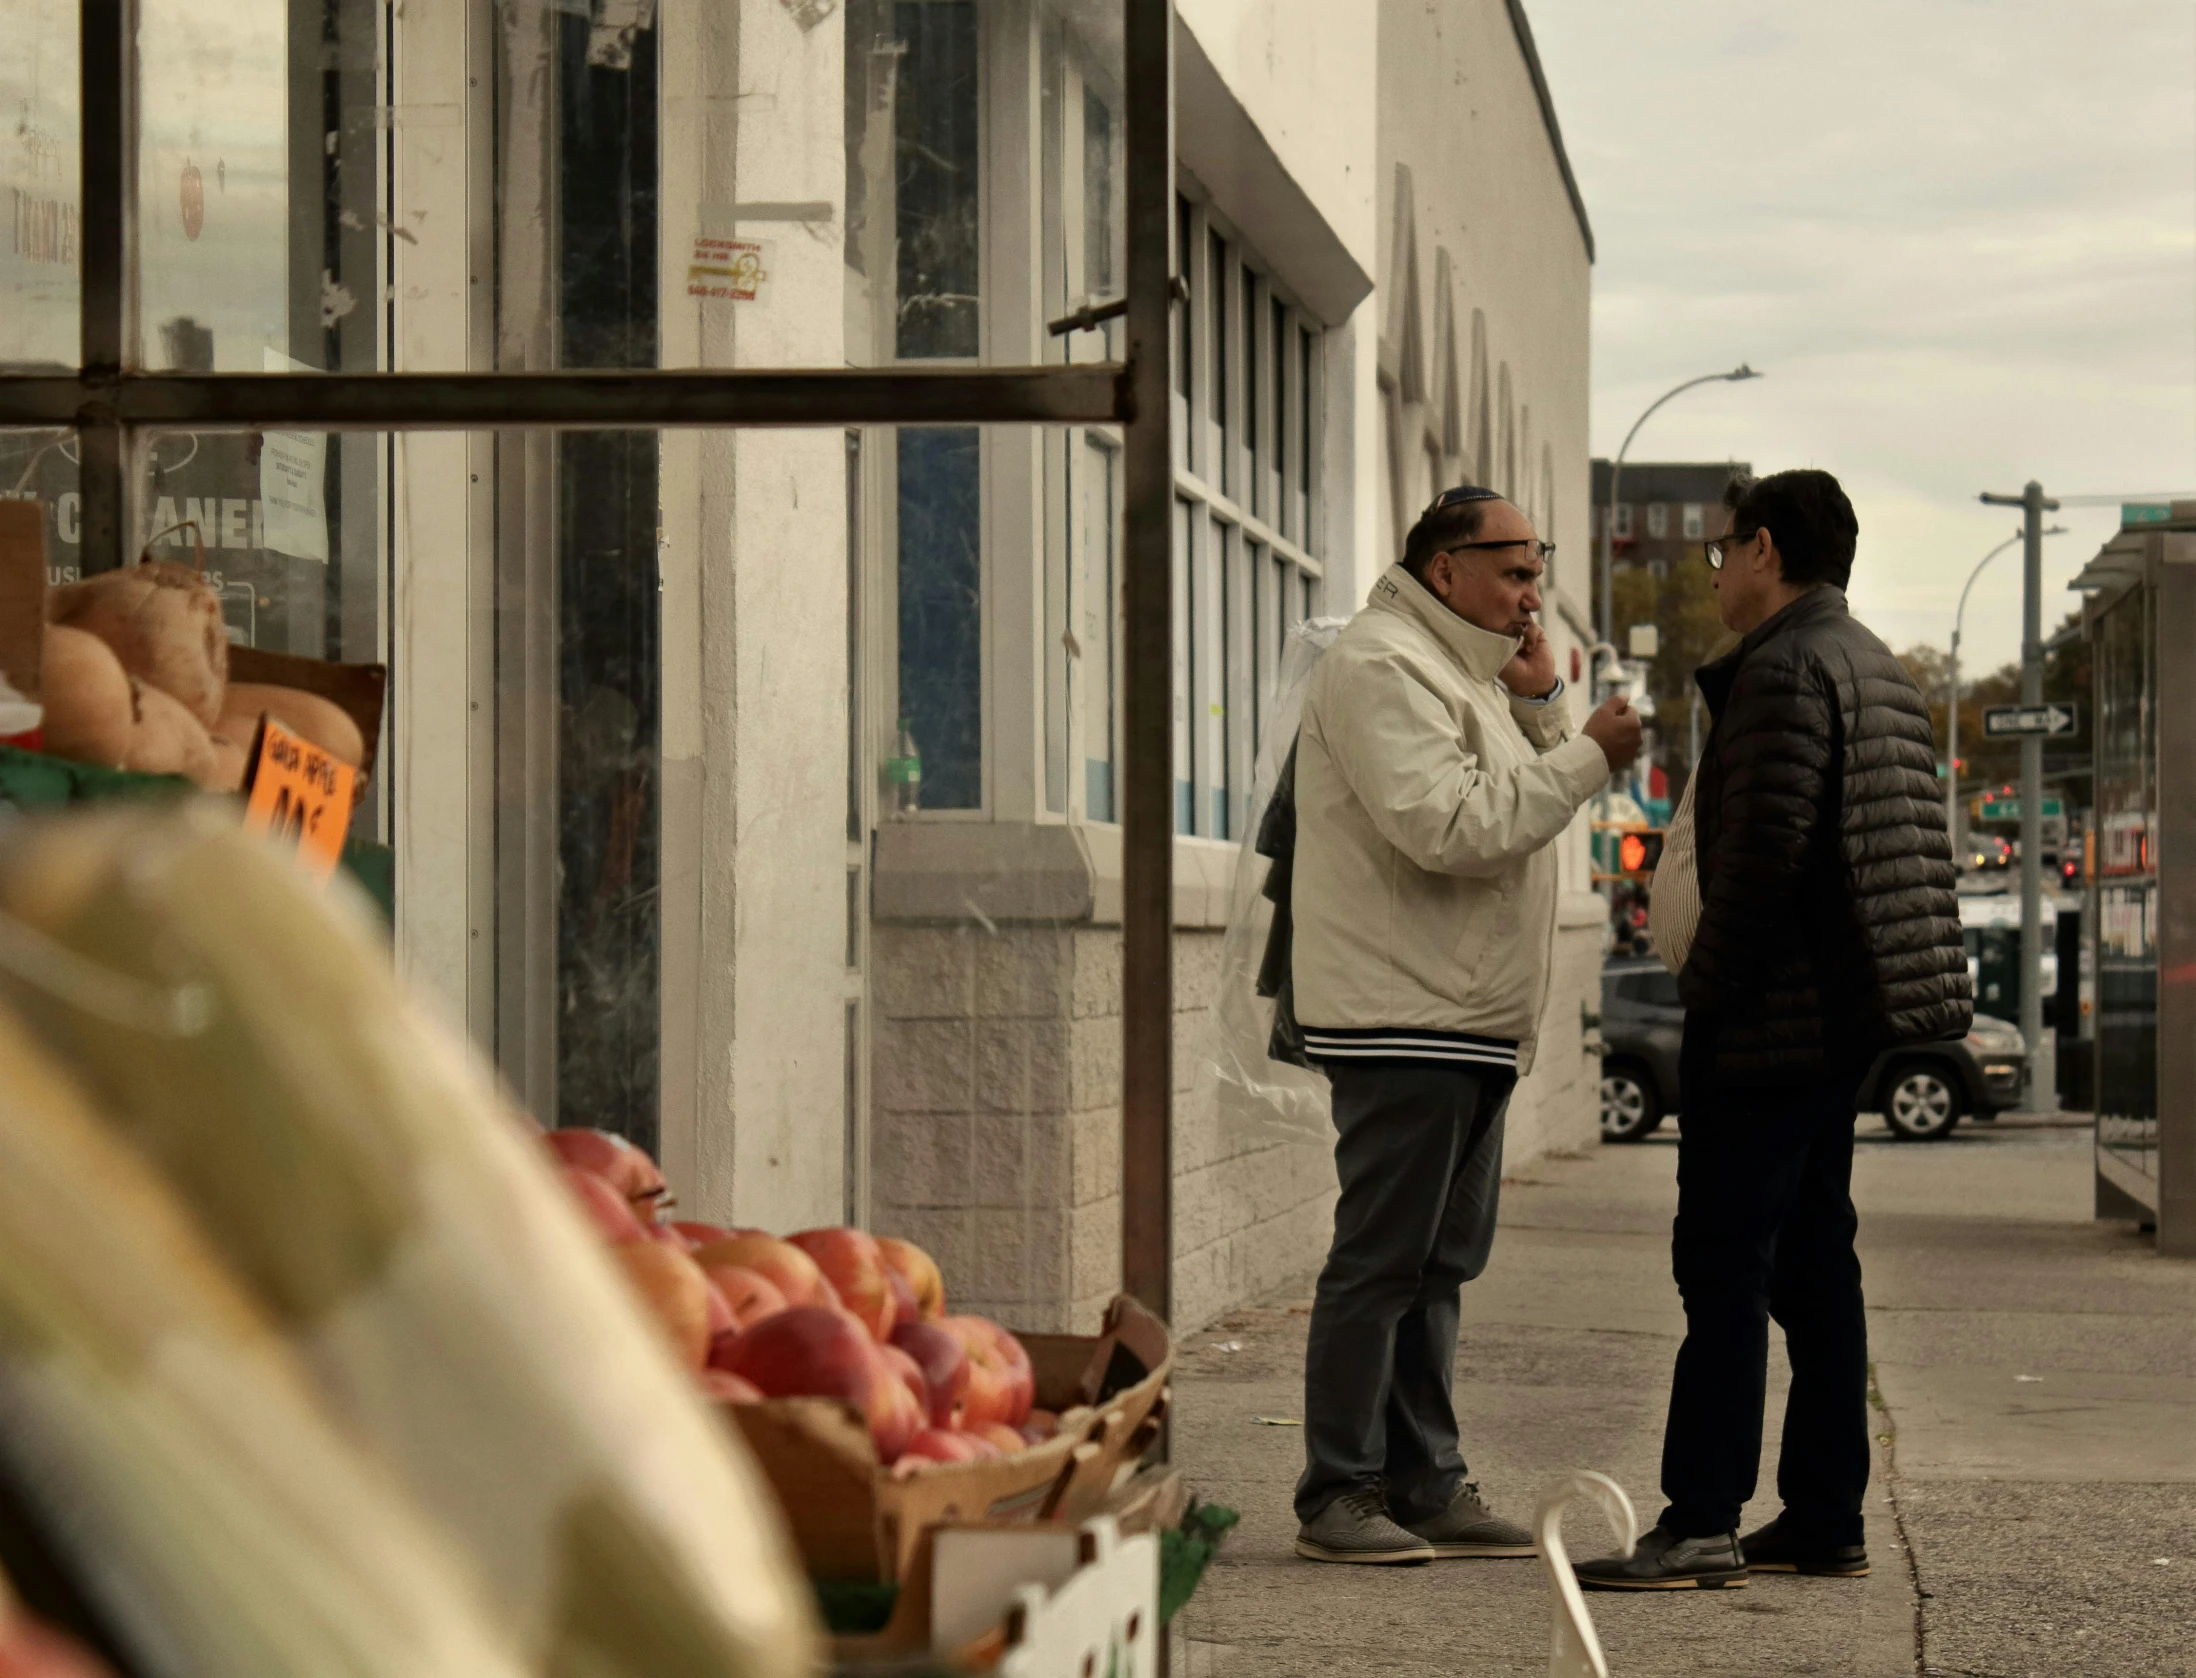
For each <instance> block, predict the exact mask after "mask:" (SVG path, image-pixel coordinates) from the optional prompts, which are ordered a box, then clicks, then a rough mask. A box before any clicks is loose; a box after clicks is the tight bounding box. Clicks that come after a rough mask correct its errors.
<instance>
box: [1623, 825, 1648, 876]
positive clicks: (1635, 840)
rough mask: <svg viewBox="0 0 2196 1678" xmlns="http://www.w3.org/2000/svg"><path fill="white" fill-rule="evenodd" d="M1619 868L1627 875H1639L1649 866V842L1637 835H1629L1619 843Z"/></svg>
mask: <svg viewBox="0 0 2196 1678" xmlns="http://www.w3.org/2000/svg"><path fill="white" fill-rule="evenodd" d="M1617 866H1618V867H1619V868H1621V869H1623V870H1624V872H1625V873H1627V874H1637V873H1638V872H1639V871H1640V870H1641V869H1643V868H1645V867H1646V866H1647V841H1646V840H1645V839H1644V838H1643V837H1641V836H1640V835H1639V834H1637V833H1627V834H1626V835H1625V836H1624V837H1623V838H1622V839H1621V840H1619V841H1618V843H1617Z"/></svg>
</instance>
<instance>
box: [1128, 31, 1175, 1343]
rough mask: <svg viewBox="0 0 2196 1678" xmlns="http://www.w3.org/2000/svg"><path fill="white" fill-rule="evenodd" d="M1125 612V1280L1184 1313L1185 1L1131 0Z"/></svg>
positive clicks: (1132, 1289)
mask: <svg viewBox="0 0 2196 1678" xmlns="http://www.w3.org/2000/svg"><path fill="white" fill-rule="evenodd" d="M1125 4H1126V5H1127V8H1128V15H1127V17H1126V19H1125V20H1124V21H1125V31H1124V35H1125V53H1126V61H1125V63H1124V66H1123V70H1124V79H1125V81H1126V84H1127V87H1128V91H1129V98H1128V100H1127V106H1128V126H1127V133H1126V135H1125V136H1124V139H1125V143H1126V152H1127V157H1126V163H1127V173H1128V180H1127V189H1128V190H1127V192H1126V194H1125V195H1124V196H1125V198H1126V210H1127V219H1128V358H1129V387H1130V391H1131V393H1132V396H1133V399H1134V400H1133V404H1132V415H1133V417H1132V418H1131V419H1130V421H1129V423H1128V426H1127V436H1126V440H1125V441H1126V447H1125V457H1126V458H1125V459H1124V461H1123V486H1124V487H1123V496H1124V503H1125V505H1124V507H1123V513H1122V532H1123V548H1124V552H1123V584H1124V586H1123V591H1122V592H1123V594H1124V596H1125V600H1124V610H1125V615H1126V617H1127V620H1128V621H1127V635H1126V641H1127V649H1126V654H1125V660H1124V662H1125V671H1124V683H1125V686H1126V689H1127V692H1126V695H1125V698H1126V705H1125V707H1124V709H1125V712H1126V716H1125V723H1126V732H1127V736H1128V738H1127V741H1126V745H1127V758H1128V764H1127V771H1126V774H1125V776H1124V779H1125V781H1126V786H1125V787H1124V789H1123V798H1122V809H1121V814H1122V820H1121V836H1122V844H1121V849H1122V890H1121V1285H1122V1288H1123V1289H1124V1290H1125V1291H1126V1292H1128V1293H1130V1294H1133V1295H1134V1296H1135V1297H1136V1298H1137V1299H1139V1300H1141V1301H1143V1303H1144V1304H1145V1305H1146V1306H1148V1307H1149V1308H1150V1309H1151V1310H1152V1311H1154V1312H1156V1313H1157V1314H1158V1315H1159V1316H1160V1317H1162V1318H1167V1319H1171V1318H1172V1316H1173V1314H1174V1297H1173V1295H1174V1127H1173V1098H1174V964H1173V953H1172V944H1171V940H1172V936H1173V931H1174V802H1175V800H1174V775H1175V769H1174V689H1173V683H1174V622H1173V615H1174V557H1173V541H1174V444H1173V437H1172V434H1171V433H1172V429H1173V424H1172V421H1173V412H1172V410H1173V389H1172V370H1171V366H1170V363H1169V359H1168V352H1169V348H1170V345H1171V340H1172V337H1173V314H1172V310H1173V291H1174V273H1175V266H1174V264H1175V256H1174V221H1175V216H1174V6H1173V0H1125Z"/></svg>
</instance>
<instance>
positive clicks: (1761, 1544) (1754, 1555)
mask: <svg viewBox="0 0 2196 1678" xmlns="http://www.w3.org/2000/svg"><path fill="white" fill-rule="evenodd" d="M1782 1524H1783V1517H1782V1516H1779V1517H1778V1518H1777V1519H1776V1520H1774V1521H1771V1522H1770V1523H1769V1524H1768V1525H1767V1526H1765V1527H1759V1528H1757V1529H1756V1530H1754V1531H1752V1532H1750V1533H1748V1534H1747V1535H1746V1536H1745V1537H1744V1538H1742V1539H1740V1540H1739V1550H1740V1553H1741V1554H1743V1555H1744V1556H1745V1557H1746V1565H1747V1567H1748V1568H1749V1569H1750V1570H1751V1571H1753V1572H1755V1573H1808V1574H1813V1575H1815V1576H1817V1577H1819V1578H1824V1579H1865V1578H1867V1577H1868V1551H1867V1548H1866V1547H1865V1546H1863V1545H1859V1544H1839V1545H1835V1546H1832V1547H1830V1548H1827V1549H1826V1548H1824V1547H1823V1546H1821V1545H1818V1544H1795V1543H1793V1542H1791V1541H1790V1540H1789V1539H1787V1538H1786V1537H1785V1536H1784V1534H1783V1533H1782V1532H1781V1531H1780V1530H1779V1528H1780V1527H1781V1526H1782Z"/></svg>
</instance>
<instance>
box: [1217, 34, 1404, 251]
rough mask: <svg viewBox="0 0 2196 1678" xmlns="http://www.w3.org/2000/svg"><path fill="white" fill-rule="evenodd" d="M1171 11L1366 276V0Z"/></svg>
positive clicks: (1370, 46) (1370, 78)
mask: <svg viewBox="0 0 2196 1678" xmlns="http://www.w3.org/2000/svg"><path fill="white" fill-rule="evenodd" d="M1175 10H1176V15H1177V16H1179V17H1180V18H1181V20H1182V21H1183V22H1184V23H1185V24H1187V25H1188V26H1189V28H1190V30H1191V32H1192V33H1194V34H1195V35H1196V37H1197V40H1198V44H1199V45H1201V46H1202V47H1203V48H1204V49H1205V53H1206V55H1207V56H1208V57H1209V58H1211V60H1212V62H1213V67H1214V68H1215V69H1217V70H1218V71H1219V72H1220V75H1221V79H1222V80H1223V81H1225V82H1226V83H1227V84H1228V87H1229V89H1230V90H1231V91H1232V92H1233V93H1234V94H1235V96H1236V97H1237V98H1238V99H1239V100H1241V101H1242V103H1243V106H1244V109H1246V110H1247V111H1248V112H1249V113H1250V116H1251V120H1252V121H1254V122H1255V123H1257V125H1258V128H1259V132H1260V133H1262V134H1263V135H1264V136H1265V137H1266V140H1267V143H1268V144H1270V145H1271V146H1272V147H1273V149H1274V151H1275V152H1276V153H1277V154H1278V155H1279V156H1280V159H1281V161H1282V162H1283V163H1284V164H1285V165H1286V166H1287V167H1288V171H1289V173H1290V174H1291V175H1292V176H1293V177H1294V178H1295V179H1296V181H1297V183H1298V184H1299V185H1301V186H1302V187H1303V189H1304V191H1305V193H1306V194H1307V195H1308V196H1309V197H1310V199H1311V201H1312V203H1313V204H1314V205H1315V206H1316V207H1317V208H1318V210H1319V212H1320V213H1321V214H1322V215H1324V216H1325V217H1326V219H1327V221H1328V223H1329V224H1330V225H1331V226H1332V227H1333V228H1334V230H1335V232H1336V233H1337V234H1338V235H1339V236H1340V237H1341V240H1342V242H1343V244H1344V245H1345V246H1347V247H1348V249H1349V251H1350V254H1351V255H1352V256H1354V257H1356V258H1357V260H1358V263H1359V265H1360V266H1361V267H1363V268H1364V269H1365V270H1366V272H1368V273H1370V272H1371V271H1372V268H1373V259H1374V255H1375V251H1374V243H1373V241H1374V239H1375V236H1376V228H1375V222H1374V209H1375V202H1374V201H1375V196H1376V190H1375V167H1374V155H1373V129H1374V122H1373V109H1374V104H1373V102H1374V99H1375V97H1376V92H1377V64H1376V49H1377V35H1376V32H1375V31H1374V30H1373V29H1372V28H1370V27H1368V25H1369V23H1370V19H1369V17H1368V15H1367V8H1366V7H1365V5H1364V3H1363V0H1177V5H1176V8H1175Z"/></svg>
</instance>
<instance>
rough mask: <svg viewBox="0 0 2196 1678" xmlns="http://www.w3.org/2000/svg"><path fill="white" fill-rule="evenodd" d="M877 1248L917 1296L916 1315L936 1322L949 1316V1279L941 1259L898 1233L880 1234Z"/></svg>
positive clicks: (895, 1272)
mask: <svg viewBox="0 0 2196 1678" xmlns="http://www.w3.org/2000/svg"><path fill="white" fill-rule="evenodd" d="M877 1251H878V1253H879V1255H880V1256H881V1257H882V1258H883V1259H884V1261H885V1267H886V1268H887V1269H888V1270H890V1271H892V1272H893V1274H894V1275H896V1276H898V1277H899V1278H900V1279H901V1280H902V1281H903V1282H905V1283H906V1284H907V1287H908V1292H910V1293H912V1294H913V1295H914V1296H915V1312H916V1315H917V1316H919V1317H921V1318H923V1319H924V1320H925V1321H932V1320H935V1319H936V1318H939V1317H942V1316H944V1315H945V1307H946V1290H945V1278H944V1277H943V1276H941V1275H940V1274H939V1273H938V1261H937V1260H936V1259H934V1258H932V1257H931V1256H930V1255H929V1254H928V1253H926V1252H924V1251H923V1250H922V1248H920V1247H918V1246H916V1245H915V1243H914V1242H912V1241H902V1240H901V1239H900V1238H899V1237H898V1236H896V1235H880V1236H879V1237H878V1238H877Z"/></svg>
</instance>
